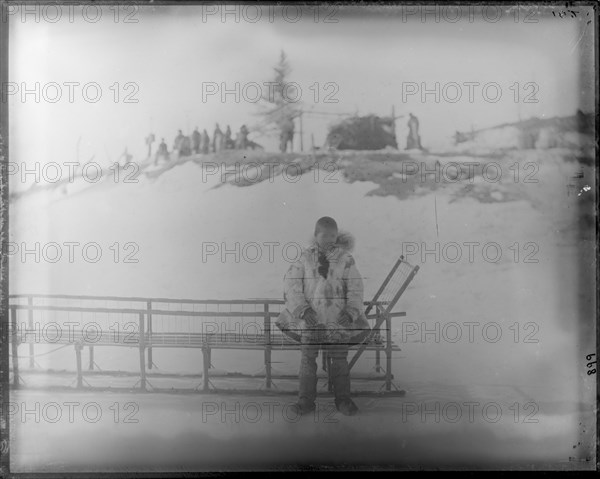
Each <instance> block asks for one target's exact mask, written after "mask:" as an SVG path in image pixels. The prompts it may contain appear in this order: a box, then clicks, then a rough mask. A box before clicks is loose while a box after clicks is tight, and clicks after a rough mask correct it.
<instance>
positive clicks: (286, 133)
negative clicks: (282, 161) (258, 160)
mask: <svg viewBox="0 0 600 479" xmlns="http://www.w3.org/2000/svg"><path fill="white" fill-rule="evenodd" d="M288 143H289V144H290V151H293V145H294V120H293V119H292V118H287V119H286V120H285V122H284V123H283V124H282V125H281V133H280V134H279V151H281V153H285V152H286V151H287V145H288Z"/></svg>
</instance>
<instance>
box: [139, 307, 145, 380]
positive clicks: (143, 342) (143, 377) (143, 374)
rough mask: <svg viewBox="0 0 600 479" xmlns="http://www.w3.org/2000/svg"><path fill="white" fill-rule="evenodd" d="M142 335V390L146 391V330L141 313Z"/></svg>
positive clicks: (140, 342)
mask: <svg viewBox="0 0 600 479" xmlns="http://www.w3.org/2000/svg"><path fill="white" fill-rule="evenodd" d="M139 327H140V334H139V346H140V389H141V390H142V391H145V390H146V358H145V357H144V356H145V353H144V348H145V343H146V341H145V328H144V313H140V326H139Z"/></svg>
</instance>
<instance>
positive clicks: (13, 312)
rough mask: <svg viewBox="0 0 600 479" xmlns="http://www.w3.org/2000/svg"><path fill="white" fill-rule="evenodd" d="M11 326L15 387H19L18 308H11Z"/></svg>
mask: <svg viewBox="0 0 600 479" xmlns="http://www.w3.org/2000/svg"><path fill="white" fill-rule="evenodd" d="M10 326H11V328H12V363H13V388H14V389H17V388H18V387H19V354H18V351H17V348H18V347H19V338H18V335H17V308H14V307H12V308H10Z"/></svg>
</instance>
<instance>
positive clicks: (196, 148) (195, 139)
mask: <svg viewBox="0 0 600 479" xmlns="http://www.w3.org/2000/svg"><path fill="white" fill-rule="evenodd" d="M200 140H201V135H200V132H199V131H198V127H196V129H195V130H194V132H193V133H192V151H193V152H194V153H195V154H198V153H200Z"/></svg>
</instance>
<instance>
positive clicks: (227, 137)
mask: <svg viewBox="0 0 600 479" xmlns="http://www.w3.org/2000/svg"><path fill="white" fill-rule="evenodd" d="M224 145H225V149H227V150H233V149H234V148H235V142H234V141H233V140H232V139H231V127H230V126H229V125H227V129H226V130H225V138H224Z"/></svg>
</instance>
